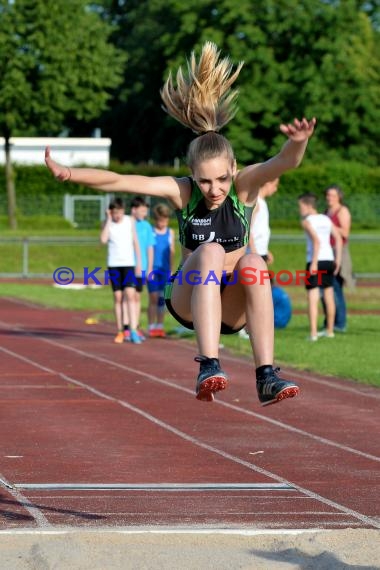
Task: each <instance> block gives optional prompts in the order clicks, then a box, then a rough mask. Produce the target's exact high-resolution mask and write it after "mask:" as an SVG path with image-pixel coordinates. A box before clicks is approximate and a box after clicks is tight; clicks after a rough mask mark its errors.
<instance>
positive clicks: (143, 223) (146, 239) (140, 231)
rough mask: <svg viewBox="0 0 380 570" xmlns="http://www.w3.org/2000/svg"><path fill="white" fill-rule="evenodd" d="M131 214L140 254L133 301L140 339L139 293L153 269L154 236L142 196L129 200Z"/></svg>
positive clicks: (127, 332)
mask: <svg viewBox="0 0 380 570" xmlns="http://www.w3.org/2000/svg"><path fill="white" fill-rule="evenodd" d="M131 215H132V217H133V218H134V220H135V225H136V233H137V239H138V241H139V246H140V255H141V277H136V288H135V303H136V317H137V333H138V335H139V337H140V339H141V340H145V335H144V333H143V332H142V330H141V328H140V319H141V294H142V292H143V289H144V281H145V279H144V277H145V276H148V275H149V274H150V273H151V271H152V269H153V248H154V243H155V237H154V233H153V228H152V225H151V224H150V223H149V222H148V221H147V219H146V218H147V216H148V203H147V202H146V200H145V198H143V197H142V196H135V197H134V198H133V200H132V202H131ZM124 335H125V338H126V340H129V337H130V332H129V327H128V328H127V329H126V330H125V331H124Z"/></svg>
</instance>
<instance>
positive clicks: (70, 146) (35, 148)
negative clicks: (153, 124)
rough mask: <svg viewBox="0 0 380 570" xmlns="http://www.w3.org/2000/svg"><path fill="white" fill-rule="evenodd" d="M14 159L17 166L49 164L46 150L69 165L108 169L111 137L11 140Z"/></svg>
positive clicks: (1, 159)
mask: <svg viewBox="0 0 380 570" xmlns="http://www.w3.org/2000/svg"><path fill="white" fill-rule="evenodd" d="M4 143H5V140H4V138H3V137H0V164H5V152H4ZM10 143H11V160H12V162H13V163H17V164H27V165H28V164H29V165H32V164H45V147H47V146H49V147H50V149H51V155H52V157H53V159H54V160H56V161H57V162H60V163H62V164H65V165H67V166H79V165H82V164H83V165H86V166H100V167H108V166H109V162H110V149H111V139H108V138H95V137H94V138H63V137H62V138H61V137H55V138H48V137H46V138H44V137H32V138H26V137H11V139H10Z"/></svg>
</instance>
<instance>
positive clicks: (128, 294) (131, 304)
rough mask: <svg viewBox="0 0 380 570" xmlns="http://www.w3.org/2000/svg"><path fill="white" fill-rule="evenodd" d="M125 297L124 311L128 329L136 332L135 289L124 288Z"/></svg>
mask: <svg viewBox="0 0 380 570" xmlns="http://www.w3.org/2000/svg"><path fill="white" fill-rule="evenodd" d="M124 295H125V310H126V314H127V315H128V322H129V328H130V329H131V330H136V328H137V313H136V298H135V288H134V287H126V288H125V289H124Z"/></svg>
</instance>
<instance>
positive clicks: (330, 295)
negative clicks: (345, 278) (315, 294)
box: [323, 287, 335, 335]
mask: <svg viewBox="0 0 380 570" xmlns="http://www.w3.org/2000/svg"><path fill="white" fill-rule="evenodd" d="M323 300H324V302H325V306H326V330H327V333H328V334H331V335H332V334H334V322H335V299H334V289H333V288H332V287H326V289H323Z"/></svg>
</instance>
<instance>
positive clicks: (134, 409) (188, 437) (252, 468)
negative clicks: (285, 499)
mask: <svg viewBox="0 0 380 570" xmlns="http://www.w3.org/2000/svg"><path fill="white" fill-rule="evenodd" d="M42 340H46V339H42ZM1 348H2V347H1ZM2 350H4V349H3V348H2ZM5 350H6V352H7V353H8V354H13V355H14V356H15V357H16V358H19V359H20V360H22V361H24V362H27V363H29V364H30V365H32V366H36V367H37V368H40V369H41V370H44V371H49V372H54V373H55V374H58V375H59V376H60V377H61V378H62V379H63V380H65V381H66V382H71V383H72V384H74V385H76V386H81V387H82V388H84V389H86V390H88V391H89V392H91V393H92V394H96V395H97V396H99V397H100V398H103V399H105V400H108V401H110V402H113V403H115V404H118V405H120V406H122V407H123V408H126V409H128V410H130V411H131V412H134V413H136V414H137V415H139V416H141V417H143V418H145V419H146V420H147V421H148V422H150V423H152V424H154V425H156V426H159V427H161V428H162V429H164V430H166V431H168V432H170V433H172V434H174V435H176V436H177V437H179V438H180V439H183V440H184V441H187V442H189V443H191V444H193V445H195V446H197V447H199V448H201V449H204V450H206V451H208V452H210V453H213V454H215V455H218V456H220V457H223V458H224V459H227V460H229V461H231V462H233V463H236V464H238V465H241V466H243V467H246V468H247V469H249V470H250V471H254V472H255V473H260V474H261V475H263V476H265V477H267V478H268V479H273V480H275V481H277V482H278V483H282V484H284V485H289V486H291V487H293V488H294V489H296V490H297V491H299V492H300V493H302V494H304V495H306V496H307V497H310V498H312V499H315V500H316V501H317V502H320V503H322V504H324V505H327V506H329V507H331V508H333V509H335V510H337V511H339V512H341V513H345V514H346V515H348V516H350V517H352V518H354V519H357V520H359V521H361V522H362V523H364V524H365V525H370V526H372V527H374V528H378V529H380V521H378V520H376V519H375V518H373V517H369V516H367V515H364V514H363V513H360V512H358V511H355V510H353V509H350V508H348V507H345V506H344V505H341V504H339V503H337V502H335V501H332V500H331V499H327V498H326V497H323V496H322V495H319V494H318V493H314V492H313V491H310V490H309V489H306V488H304V487H302V486H300V485H297V484H295V483H291V482H290V481H288V480H287V479H285V478H284V477H281V476H279V475H277V474H275V473H272V472H271V471H268V470H267V469H263V468H262V467H258V466H257V465H254V464H253V463H249V462H248V461H245V460H244V459H241V458H240V457H237V456H235V455H232V454H231V453H228V452H226V451H223V450H221V449H218V448H216V447H214V446H212V445H209V444H207V443H204V442H203V441H201V440H199V439H197V438H195V437H193V436H191V435H189V434H187V433H185V432H183V431H181V430H179V429H177V428H175V427H173V426H171V425H170V424H168V423H166V422H164V421H162V420H160V419H158V418H156V417H155V416H152V415H151V414H149V413H148V412H145V411H144V410H142V409H140V408H138V407H136V406H134V405H132V404H130V403H128V402H126V401H125V400H121V399H119V398H115V397H114V396H110V395H109V394H106V393H105V392H102V391H101V390H98V389H97V388H94V387H93V386H90V385H88V384H86V383H84V382H81V381H80V380H76V379H75V378H72V377H70V376H68V375H66V374H63V373H60V372H57V371H54V370H53V369H51V368H49V367H47V366H44V365H41V364H39V363H38V362H36V361H33V360H31V359H29V358H27V357H25V356H23V355H20V354H17V353H15V352H13V351H8V350H7V349H5ZM103 360H104V359H103Z"/></svg>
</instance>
